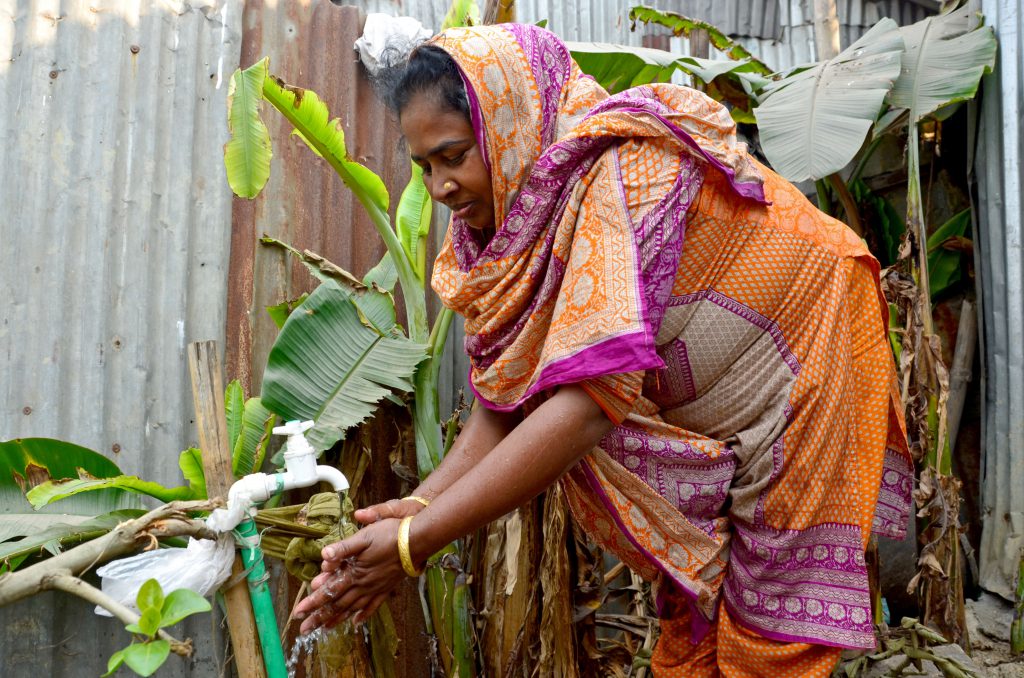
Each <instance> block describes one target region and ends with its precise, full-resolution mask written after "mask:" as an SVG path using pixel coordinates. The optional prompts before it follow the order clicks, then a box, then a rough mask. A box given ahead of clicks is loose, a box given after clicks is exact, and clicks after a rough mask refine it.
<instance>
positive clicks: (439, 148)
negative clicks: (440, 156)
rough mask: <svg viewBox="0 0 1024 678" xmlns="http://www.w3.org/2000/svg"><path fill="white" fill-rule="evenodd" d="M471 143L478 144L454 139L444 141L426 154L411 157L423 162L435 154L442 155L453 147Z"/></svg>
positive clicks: (468, 140)
mask: <svg viewBox="0 0 1024 678" xmlns="http://www.w3.org/2000/svg"><path fill="white" fill-rule="evenodd" d="M470 141H472V142H473V143H476V141H475V140H474V139H452V140H451V141H442V142H441V143H439V144H438V145H437V146H434V147H433V148H432V149H430V150H429V151H427V152H426V153H425V154H423V155H415V154H413V155H412V156H411V157H412V159H413V160H415V161H416V162H422V161H423V160H424V159H425V158H429V157H430V156H432V155H434V154H435V153H440V152H442V151H447V150H448V149H449V148H451V147H452V146H459V145H461V144H465V143H467V142H470Z"/></svg>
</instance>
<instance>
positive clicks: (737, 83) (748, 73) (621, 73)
mask: <svg viewBox="0 0 1024 678" xmlns="http://www.w3.org/2000/svg"><path fill="white" fill-rule="evenodd" d="M566 46H567V47H568V48H569V52H570V53H571V54H572V58H573V59H574V60H575V61H576V63H577V64H579V67H580V69H581V70H582V71H583V72H584V73H586V74H587V75H589V76H591V77H593V78H594V79H595V80H597V82H598V84H600V85H601V86H602V87H604V88H605V89H606V90H608V91H609V92H612V93H616V92H621V91H622V90H625V89H629V88H630V87H638V86H640V85H647V84H650V83H652V82H669V81H670V80H671V79H672V74H673V73H675V72H676V71H683V72H684V73H688V74H690V75H692V76H695V77H696V78H698V79H699V80H700V81H701V82H703V83H704V84H706V85H711V84H712V83H716V85H717V90H719V91H720V92H722V95H721V96H715V92H713V91H711V89H709V92H708V93H709V94H712V95H713V96H715V98H716V99H718V100H720V101H728V102H729V103H731V104H733V105H734V106H737V107H739V108H742V109H744V110H748V109H749V108H750V105H751V104H750V100H751V99H754V100H756V95H757V92H758V91H760V90H761V89H762V88H763V87H765V86H766V85H767V84H768V83H769V82H771V79H770V78H768V77H766V76H764V75H763V74H762V73H761V72H760V71H761V69H760V67H759V66H758V64H757V63H755V62H754V61H753V60H752V59H741V60H738V61H737V60H728V59H701V58H698V57H692V56H683V57H680V56H676V55H674V54H672V53H671V52H666V51H665V50H661V49H653V48H650V47H631V46H628V45H616V44H612V43H604V42H567V43H566Z"/></svg>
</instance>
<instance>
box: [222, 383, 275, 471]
mask: <svg viewBox="0 0 1024 678" xmlns="http://www.w3.org/2000/svg"><path fill="white" fill-rule="evenodd" d="M274 419H275V416H274V413H273V412H271V411H270V410H268V409H267V408H266V407H265V406H264V405H263V401H261V400H260V399H259V398H249V399H248V400H247V401H245V409H244V413H243V415H242V430H241V432H240V433H239V436H238V439H237V440H236V441H235V445H234V447H233V448H232V452H231V461H232V471H233V472H234V474H235V477H236V478H241V477H242V476H247V475H249V474H250V473H256V472H258V471H259V470H260V468H261V467H262V466H263V459H264V458H265V457H266V455H267V446H268V445H269V444H270V436H271V435H273V429H274Z"/></svg>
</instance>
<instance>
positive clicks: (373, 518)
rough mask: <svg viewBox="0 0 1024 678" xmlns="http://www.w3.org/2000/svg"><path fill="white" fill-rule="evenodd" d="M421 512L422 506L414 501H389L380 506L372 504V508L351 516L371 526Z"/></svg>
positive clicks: (357, 511) (360, 510)
mask: <svg viewBox="0 0 1024 678" xmlns="http://www.w3.org/2000/svg"><path fill="white" fill-rule="evenodd" d="M422 510H423V504H421V503H420V502H418V501H416V500H415V499H391V500H389V501H386V502H384V503H382V504H374V505H373V506H367V507H366V508H362V509H357V510H356V511H355V513H353V514H352V517H354V518H355V519H356V520H357V521H358V522H360V523H362V524H363V525H371V524H373V523H376V522H378V521H381V520H387V519H388V518H398V519H402V518H405V517H407V516H414V515H416V514H417V513H419V512H420V511H422Z"/></svg>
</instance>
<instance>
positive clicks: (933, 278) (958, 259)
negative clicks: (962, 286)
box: [928, 208, 971, 300]
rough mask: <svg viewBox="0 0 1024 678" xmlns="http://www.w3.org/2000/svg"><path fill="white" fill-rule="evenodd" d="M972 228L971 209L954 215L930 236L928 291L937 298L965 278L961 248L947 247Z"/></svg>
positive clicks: (932, 296) (933, 297)
mask: <svg viewBox="0 0 1024 678" xmlns="http://www.w3.org/2000/svg"><path fill="white" fill-rule="evenodd" d="M970 228H971V210H970V208H968V209H965V210H964V211H963V212H960V213H959V214H957V215H955V216H953V218H951V219H950V220H949V221H947V222H946V223H944V224H943V225H942V226H939V227H938V228H937V229H935V232H934V233H932V234H931V235H930V236H928V292H929V294H931V298H932V299H933V300H934V299H937V298H938V297H940V296H942V295H943V294H944V293H945V292H946V291H947V290H948V289H950V288H951V287H953V286H954V285H956V283H958V282H960V280H961V279H962V278H963V266H962V261H963V257H962V256H961V255H962V252H961V250H959V249H952V248H947V247H945V246H944V245H945V243H946V242H948V241H950V240H954V241H956V240H959V239H961V238H963V237H964V236H965V235H966V234H967V232H968V231H969V230H970Z"/></svg>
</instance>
